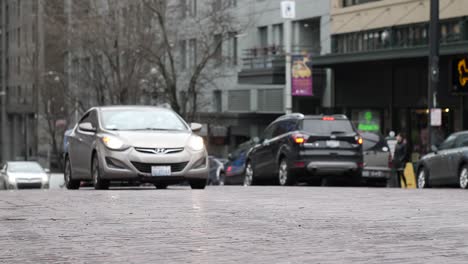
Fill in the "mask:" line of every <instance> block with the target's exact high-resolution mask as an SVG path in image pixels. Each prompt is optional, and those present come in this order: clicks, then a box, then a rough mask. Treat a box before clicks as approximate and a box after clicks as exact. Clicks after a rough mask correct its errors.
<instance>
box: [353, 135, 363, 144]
mask: <svg viewBox="0 0 468 264" xmlns="http://www.w3.org/2000/svg"><path fill="white" fill-rule="evenodd" d="M355 139H356V143H358V144H359V145H362V143H364V139H362V137H361V136H356V137H355Z"/></svg>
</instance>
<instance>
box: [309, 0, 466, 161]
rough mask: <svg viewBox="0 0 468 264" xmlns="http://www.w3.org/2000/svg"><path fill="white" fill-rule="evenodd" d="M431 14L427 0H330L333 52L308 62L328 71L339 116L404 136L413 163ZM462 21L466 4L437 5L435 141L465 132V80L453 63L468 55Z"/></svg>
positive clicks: (418, 148) (423, 126)
mask: <svg viewBox="0 0 468 264" xmlns="http://www.w3.org/2000/svg"><path fill="white" fill-rule="evenodd" d="M429 14H430V1H429V0H372V1H370V0H365V1H364V0H361V1H359V0H334V1H332V6H331V35H332V36H331V39H332V50H331V54H328V55H325V56H318V57H317V58H315V59H314V60H313V64H314V68H329V69H332V71H333V77H334V78H333V83H334V86H333V92H334V103H335V110H336V111H337V112H342V113H345V114H347V115H348V116H350V117H351V118H352V119H353V121H354V123H355V124H356V126H358V127H359V126H360V128H361V129H362V130H371V131H376V132H384V133H386V132H388V131H390V130H394V131H397V132H404V133H406V135H407V137H408V140H409V142H410V143H411V145H412V147H413V148H412V149H413V154H414V155H413V157H414V158H415V159H417V157H418V156H419V155H420V154H422V153H424V151H425V149H426V148H427V144H428V143H427V123H428V112H429V110H428V104H427V98H428V96H427V90H428V89H427V87H428V85H429V82H428V80H429V77H428V76H429V69H428V55H429V49H428V43H429ZM467 18H468V5H467V4H466V2H465V1H464V0H440V45H441V46H440V54H441V56H440V61H439V68H440V73H439V87H438V89H437V95H436V98H437V103H438V104H437V106H438V107H439V108H441V109H442V110H443V115H442V126H441V128H440V129H436V130H435V131H436V132H434V133H435V134H434V135H433V136H434V137H436V138H443V136H445V135H447V134H448V133H450V132H453V131H457V130H461V129H467V128H468V115H467V105H466V103H465V99H464V97H463V96H462V95H460V92H462V91H460V90H459V89H458V88H457V87H459V86H460V85H459V84H457V82H458V80H459V79H460V80H463V79H461V77H460V78H458V75H460V74H459V73H458V70H459V69H458V68H459V67H457V66H458V64H457V63H458V62H460V63H462V61H463V58H466V54H467V53H468V19H467ZM465 70H466V67H465ZM465 75H466V73H465ZM436 133H438V135H436Z"/></svg>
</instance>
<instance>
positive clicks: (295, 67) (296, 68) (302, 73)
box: [291, 55, 314, 96]
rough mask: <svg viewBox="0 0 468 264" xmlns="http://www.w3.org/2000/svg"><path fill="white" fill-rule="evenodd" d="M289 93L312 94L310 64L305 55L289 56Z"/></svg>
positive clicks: (294, 94) (295, 94)
mask: <svg viewBox="0 0 468 264" xmlns="http://www.w3.org/2000/svg"><path fill="white" fill-rule="evenodd" d="M291 60H292V69H291V78H292V81H291V88H292V91H291V94H292V96H313V95H314V93H313V88H312V66H311V65H310V63H309V62H310V59H309V56H307V55H293V56H291Z"/></svg>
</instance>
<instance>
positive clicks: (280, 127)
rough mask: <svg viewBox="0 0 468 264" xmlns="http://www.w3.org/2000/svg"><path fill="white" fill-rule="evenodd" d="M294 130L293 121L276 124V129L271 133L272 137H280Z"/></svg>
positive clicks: (294, 124)
mask: <svg viewBox="0 0 468 264" xmlns="http://www.w3.org/2000/svg"><path fill="white" fill-rule="evenodd" d="M296 129H297V126H296V122H295V121H294V120H285V121H281V122H279V123H278V124H277V126H276V129H275V130H274V131H273V137H277V136H281V135H283V134H286V133H289V132H292V131H294V130H296Z"/></svg>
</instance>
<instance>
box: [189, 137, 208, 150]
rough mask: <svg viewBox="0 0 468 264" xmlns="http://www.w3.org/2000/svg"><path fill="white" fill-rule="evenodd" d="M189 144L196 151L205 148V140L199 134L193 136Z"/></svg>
mask: <svg viewBox="0 0 468 264" xmlns="http://www.w3.org/2000/svg"><path fill="white" fill-rule="evenodd" d="M187 146H188V147H189V148H191V149H192V150H195V151H200V150H203V149H204V148H205V143H204V142H203V138H201V137H198V136H191V137H190V139H189V141H188V143H187Z"/></svg>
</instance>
